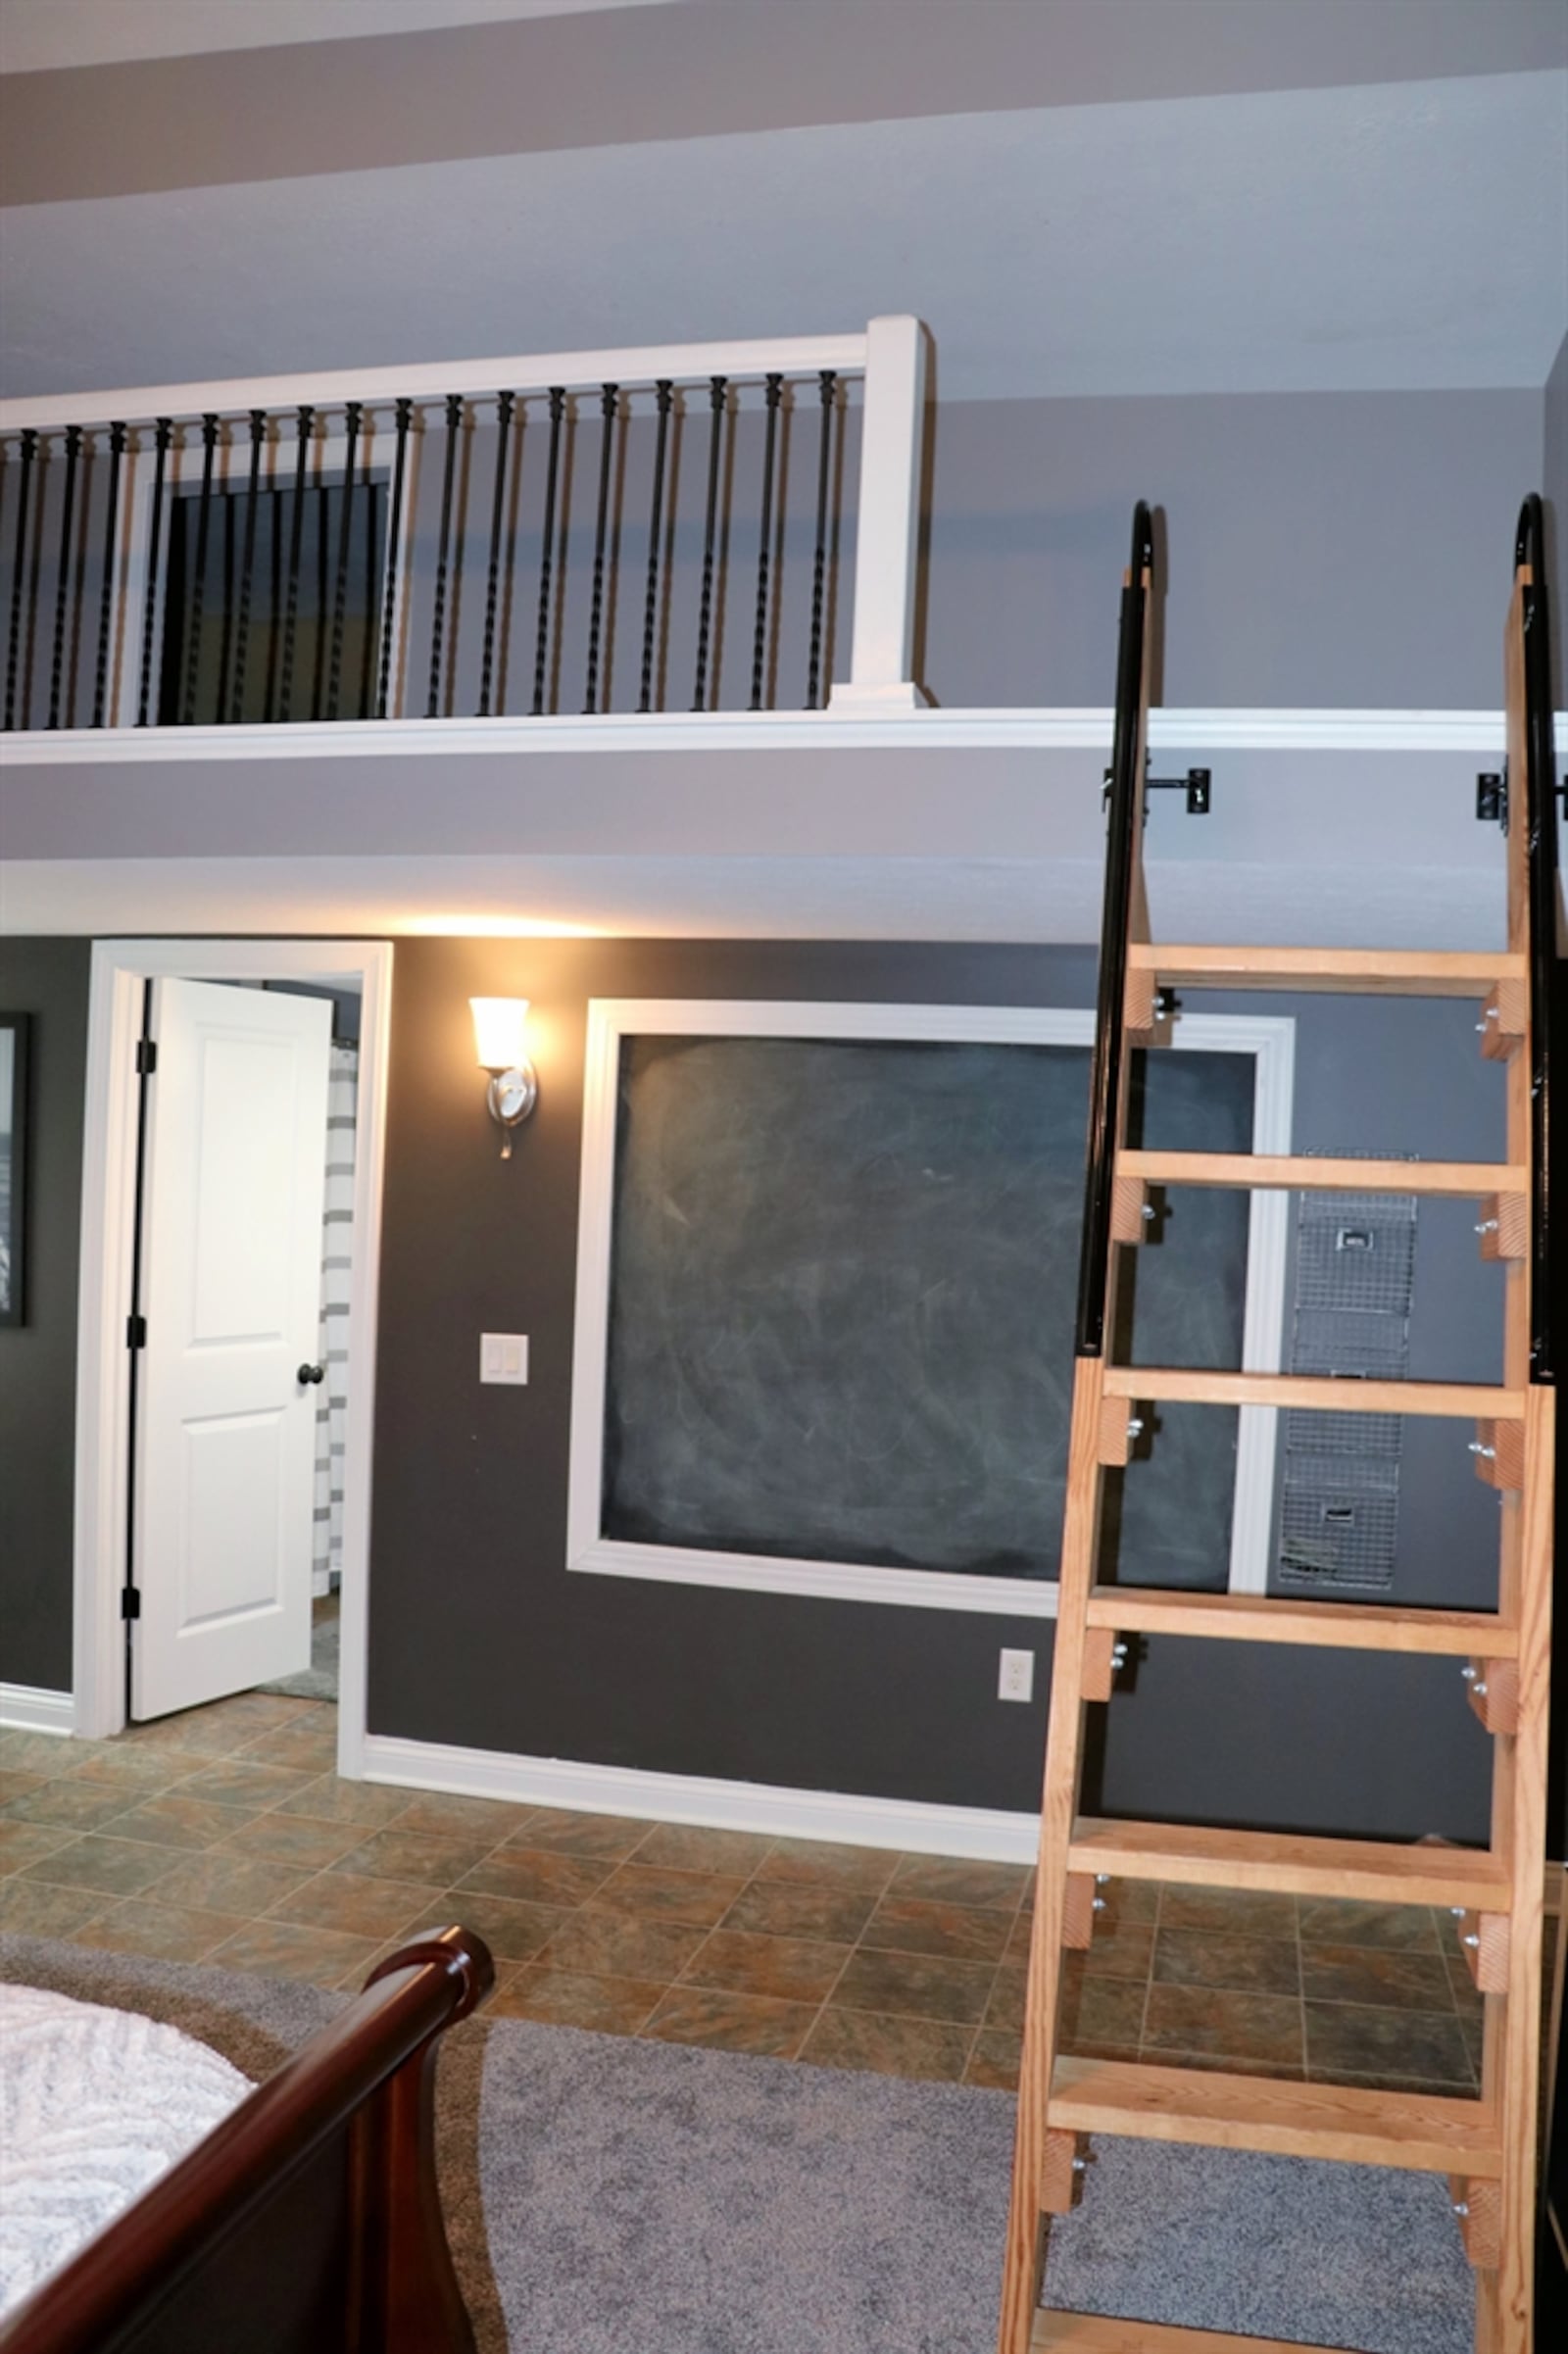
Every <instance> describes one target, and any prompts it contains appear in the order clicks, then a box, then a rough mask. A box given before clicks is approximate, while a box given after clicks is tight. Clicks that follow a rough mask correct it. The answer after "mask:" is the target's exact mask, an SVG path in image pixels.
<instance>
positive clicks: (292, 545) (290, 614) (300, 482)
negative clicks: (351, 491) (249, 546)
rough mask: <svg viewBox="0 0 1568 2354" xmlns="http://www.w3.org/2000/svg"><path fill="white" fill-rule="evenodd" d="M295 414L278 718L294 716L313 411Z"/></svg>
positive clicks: (306, 405)
mask: <svg viewBox="0 0 1568 2354" xmlns="http://www.w3.org/2000/svg"><path fill="white" fill-rule="evenodd" d="M296 414H297V421H298V428H299V443H298V447H297V448H296V450H295V453H294V512H293V514H292V515H291V516H290V517H289V533H288V587H287V590H286V591H285V602H284V608H283V666H282V675H281V677H280V678H279V680H278V686H277V715H278V717H279V719H292V718H293V716H294V647H295V641H296V638H297V636H298V632H299V615H300V557H301V553H302V551H303V549H304V546H305V474H306V468H307V466H308V465H309V463H310V455H311V428H312V426H313V425H314V424H315V421H316V412H315V410H314V409H313V408H311V407H310V405H309V403H304V404H302V405H301V407H300V409H299V410H298V412H297V413H296Z"/></svg>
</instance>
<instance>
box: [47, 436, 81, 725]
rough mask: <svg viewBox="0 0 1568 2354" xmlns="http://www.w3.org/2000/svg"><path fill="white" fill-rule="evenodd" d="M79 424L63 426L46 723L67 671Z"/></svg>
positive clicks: (56, 718) (55, 719)
mask: <svg viewBox="0 0 1568 2354" xmlns="http://www.w3.org/2000/svg"><path fill="white" fill-rule="evenodd" d="M80 458H81V427H80V426H79V425H68V426H67V427H66V487H65V492H64V495H63V497H62V499H61V504H60V558H59V564H58V567H57V568H58V572H59V577H58V579H57V580H56V582H55V634H54V643H53V646H52V648H51V650H50V656H49V725H50V726H51V727H58V726H59V725H60V690H61V687H62V685H63V683H64V680H65V675H66V623H67V621H68V619H69V617H70V613H71V526H72V523H73V521H74V519H75V513H76V466H77V464H78V462H79V460H80Z"/></svg>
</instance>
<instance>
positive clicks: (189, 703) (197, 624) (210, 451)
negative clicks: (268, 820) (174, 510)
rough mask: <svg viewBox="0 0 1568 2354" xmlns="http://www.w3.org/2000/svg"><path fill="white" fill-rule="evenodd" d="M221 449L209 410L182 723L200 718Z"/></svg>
mask: <svg viewBox="0 0 1568 2354" xmlns="http://www.w3.org/2000/svg"><path fill="white" fill-rule="evenodd" d="M217 450H218V417H217V415H216V413H215V412H214V411H213V410H211V409H209V410H208V411H207V413H206V415H205V416H204V417H203V418H202V487H201V495H200V497H199V499H198V501H197V505H196V564H195V569H194V571H193V573H192V575H191V584H190V637H189V640H188V642H187V644H186V648H185V696H184V702H183V704H182V706H181V710H180V723H181V725H182V726H185V727H191V726H194V724H195V720H196V675H197V671H198V669H199V667H200V664H201V658H202V615H203V607H204V605H205V603H206V598H207V540H208V531H209V527H210V525H211V522H212V513H213V461H214V458H215V456H216V454H217Z"/></svg>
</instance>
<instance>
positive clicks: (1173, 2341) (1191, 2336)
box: [1029, 2308, 1333, 2354]
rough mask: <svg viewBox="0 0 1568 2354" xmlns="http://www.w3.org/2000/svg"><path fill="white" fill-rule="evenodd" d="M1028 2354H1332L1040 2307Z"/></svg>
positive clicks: (1298, 2341)
mask: <svg viewBox="0 0 1568 2354" xmlns="http://www.w3.org/2000/svg"><path fill="white" fill-rule="evenodd" d="M1029 2354H1333V2349H1332V2348H1330V2347H1320V2346H1311V2345H1308V2344H1307V2343H1306V2341H1305V2339H1303V2338H1295V2337H1232V2336H1231V2335H1230V2334H1229V2332H1228V2331H1225V2330H1220V2329H1178V2328H1177V2327H1176V2326H1175V2324H1174V2323H1171V2322H1119V2321H1114V2320H1112V2319H1111V2318H1110V2316H1109V2315H1107V2314H1103V2313H1059V2312H1056V2311H1054V2309H1052V2308H1042V2310H1041V2313H1040V2316H1039V2318H1038V2320H1037V2321H1036V2323H1035V2326H1034V2329H1033V2330H1032V2331H1031V2333H1030V2338H1029Z"/></svg>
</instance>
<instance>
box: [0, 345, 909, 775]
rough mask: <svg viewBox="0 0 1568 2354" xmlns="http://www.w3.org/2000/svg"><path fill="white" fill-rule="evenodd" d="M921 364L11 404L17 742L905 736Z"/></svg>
mask: <svg viewBox="0 0 1568 2354" xmlns="http://www.w3.org/2000/svg"><path fill="white" fill-rule="evenodd" d="M925 344H926V337H925V331H924V329H923V328H922V326H921V325H920V322H919V321H918V320H917V319H907V318H890V319H873V320H871V322H870V324H869V326H868V327H867V328H866V330H865V332H864V333H863V334H858V335H837V336H823V337H815V338H810V337H807V338H795V339H793V340H789V341H778V342H754V343H743V344H688V345H683V346H675V347H669V348H666V349H657V348H656V349H650V350H638V351H619V352H589V353H572V354H564V355H562V354H557V355H553V356H546V357H535V358H524V359H510V360H502V361H487V362H473V363H467V364H461V365H456V366H451V367H443V368H382V369H375V370H369V371H366V372H363V373H362V374H361V375H359V376H358V377H357V378H355V379H352V380H351V379H350V378H348V377H347V376H343V375H333V376H296V377H283V376H278V377H270V378H265V379H260V380H255V381H251V382H235V383H220V384H189V385H176V386H166V387H163V388H159V389H153V390H141V391H136V392H127V393H121V394H89V395H83V396H80V397H73V398H70V399H62V400H54V401H5V402H0V616H3V622H0V626H3V627H4V629H5V633H6V634H5V641H4V649H3V651H4V663H5V703H4V727H5V728H6V730H8V731H13V732H15V731H18V730H45V731H48V730H59V729H82V728H86V729H110V728H151V727H186V728H188V727H233V726H256V725H261V726H277V725H282V726H288V725H293V724H299V723H302V722H311V721H315V722H334V721H338V722H340V721H343V720H384V719H393V720H396V719H410V720H419V719H423V720H433V719H452V718H480V719H483V718H497V717H503V716H518V717H526V716H533V717H545V716H560V715H564V714H567V713H573V712H581V713H585V714H602V713H606V712H612V711H636V712H655V711H697V712H706V711H737V710H742V711H748V710H749V711H771V710H776V709H788V708H805V709H807V710H819V709H821V708H823V707H825V706H826V705H827V704H829V703H831V705H832V708H833V709H834V711H837V712H840V713H843V712H846V711H848V712H852V713H853V712H854V711H887V710H899V709H903V710H910V709H912V708H913V707H914V705H915V704H916V702H917V701H918V700H919V696H918V691H917V689H916V687H915V685H914V683H913V677H912V668H911V646H912V618H913V604H914V562H915V538H916V524H917V516H918V499H919V482H920V463H921V450H922V439H923V421H924V397H925V396H924V375H925ZM847 486H853V487H847ZM846 649H847V651H848V660H847V662H846V661H845V660H844V659H843V658H844V652H845V650H846Z"/></svg>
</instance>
